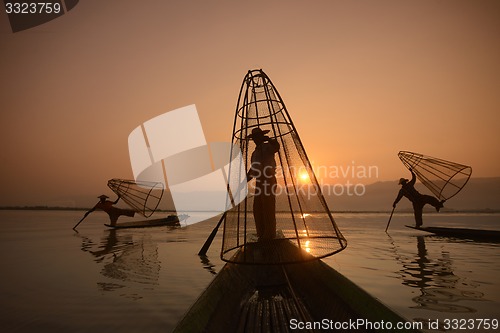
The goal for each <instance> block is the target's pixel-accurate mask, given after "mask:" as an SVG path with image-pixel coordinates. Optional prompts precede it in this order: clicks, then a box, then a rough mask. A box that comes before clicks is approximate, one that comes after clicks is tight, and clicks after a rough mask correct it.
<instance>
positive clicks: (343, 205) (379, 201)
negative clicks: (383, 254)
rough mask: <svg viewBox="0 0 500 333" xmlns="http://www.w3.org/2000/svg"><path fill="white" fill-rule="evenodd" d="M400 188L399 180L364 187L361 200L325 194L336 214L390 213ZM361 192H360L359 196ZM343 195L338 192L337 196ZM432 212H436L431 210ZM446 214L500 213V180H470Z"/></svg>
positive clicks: (448, 204)
mask: <svg viewBox="0 0 500 333" xmlns="http://www.w3.org/2000/svg"><path fill="white" fill-rule="evenodd" d="M416 188H417V190H418V191H419V192H420V193H422V194H431V193H430V191H429V190H427V188H426V187H425V186H424V185H422V184H420V183H417V184H416ZM399 189H400V186H399V185H398V183H397V180H394V181H384V182H376V183H373V184H370V185H366V186H365V193H364V194H363V195H362V196H356V195H351V196H349V195H346V194H344V195H340V196H339V195H335V194H334V193H333V191H330V195H327V194H328V193H327V192H328V190H326V191H323V192H324V193H325V197H326V200H327V202H328V205H329V207H330V209H331V210H333V211H387V210H391V209H392V203H393V202H394V199H395V198H396V196H397V194H398V191H399ZM360 191H361V189H358V192H360ZM338 192H340V191H337V193H338ZM411 209H412V208H411V203H410V202H409V201H408V200H407V199H406V198H403V199H401V201H400V203H399V204H398V211H403V210H408V211H410V210H411ZM430 209H433V208H432V207H430ZM444 210H455V211H463V210H468V211H470V210H493V211H500V177H491V178H471V179H470V180H469V182H468V183H467V185H465V187H464V188H463V189H462V190H461V191H460V192H459V193H458V194H457V195H456V196H454V197H453V198H451V199H450V200H449V201H447V202H446V203H445V209H444Z"/></svg>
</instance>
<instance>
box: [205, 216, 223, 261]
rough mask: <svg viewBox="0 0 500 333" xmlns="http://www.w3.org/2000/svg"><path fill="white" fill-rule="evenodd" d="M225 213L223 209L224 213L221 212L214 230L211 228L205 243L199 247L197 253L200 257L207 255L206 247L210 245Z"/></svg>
mask: <svg viewBox="0 0 500 333" xmlns="http://www.w3.org/2000/svg"><path fill="white" fill-rule="evenodd" d="M226 213H227V211H225V212H224V214H222V216H221V218H220V220H219V223H217V225H216V226H215V228H214V230H212V233H211V234H210V236H208V238H207V240H206V241H205V244H203V247H202V248H201V250H200V252H198V255H199V256H200V257H205V256H206V255H207V251H208V248H209V247H210V245H212V242H213V240H214V238H215V235H217V231H218V230H219V227H220V225H221V224H222V221H223V220H224V217H225V216H226Z"/></svg>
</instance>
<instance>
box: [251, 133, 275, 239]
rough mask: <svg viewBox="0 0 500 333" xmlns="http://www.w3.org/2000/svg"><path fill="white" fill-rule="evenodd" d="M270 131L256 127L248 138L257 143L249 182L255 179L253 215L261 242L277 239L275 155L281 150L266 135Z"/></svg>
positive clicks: (273, 140)
mask: <svg viewBox="0 0 500 333" xmlns="http://www.w3.org/2000/svg"><path fill="white" fill-rule="evenodd" d="M268 132H269V130H262V129H260V128H259V127H256V128H254V129H253V130H252V134H250V135H248V136H247V138H249V139H252V140H253V142H255V146H256V147H255V150H254V152H253V153H252V157H251V165H250V170H249V171H248V173H247V180H248V181H250V180H251V179H252V178H254V179H255V194H254V198H253V200H254V201H253V215H254V219H255V228H256V229H257V236H258V238H259V241H260V240H270V239H274V238H276V197H275V193H276V187H277V181H276V175H275V173H276V161H275V160H274V154H275V153H277V152H278V151H279V149H280V145H279V143H278V141H276V139H270V138H269V137H268V136H266V135H265V134H266V133H268Z"/></svg>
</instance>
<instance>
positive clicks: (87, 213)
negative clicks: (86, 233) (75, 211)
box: [73, 210, 92, 230]
mask: <svg viewBox="0 0 500 333" xmlns="http://www.w3.org/2000/svg"><path fill="white" fill-rule="evenodd" d="M91 212H92V211H91V210H89V211H88V212H86V213H85V215H83V217H82V219H81V220H80V221H78V223H77V224H76V225H75V226H74V227H73V230H76V227H78V225H79V224H80V223H82V221H83V220H85V218H86V217H87V216H88V215H89V214H90V213H91Z"/></svg>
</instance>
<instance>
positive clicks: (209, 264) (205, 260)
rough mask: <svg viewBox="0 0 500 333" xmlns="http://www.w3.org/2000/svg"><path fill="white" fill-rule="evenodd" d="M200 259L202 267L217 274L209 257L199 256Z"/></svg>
mask: <svg viewBox="0 0 500 333" xmlns="http://www.w3.org/2000/svg"><path fill="white" fill-rule="evenodd" d="M200 261H201V264H202V266H203V269H205V270H207V271H208V272H209V273H210V274H212V275H217V271H216V270H215V267H216V266H215V265H214V264H212V262H211V261H210V259H208V257H207V256H200Z"/></svg>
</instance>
